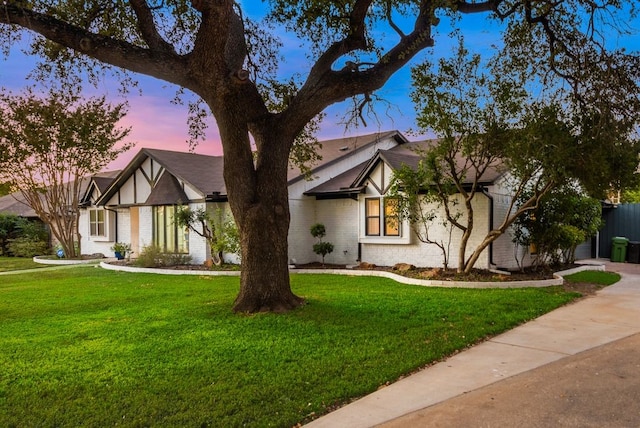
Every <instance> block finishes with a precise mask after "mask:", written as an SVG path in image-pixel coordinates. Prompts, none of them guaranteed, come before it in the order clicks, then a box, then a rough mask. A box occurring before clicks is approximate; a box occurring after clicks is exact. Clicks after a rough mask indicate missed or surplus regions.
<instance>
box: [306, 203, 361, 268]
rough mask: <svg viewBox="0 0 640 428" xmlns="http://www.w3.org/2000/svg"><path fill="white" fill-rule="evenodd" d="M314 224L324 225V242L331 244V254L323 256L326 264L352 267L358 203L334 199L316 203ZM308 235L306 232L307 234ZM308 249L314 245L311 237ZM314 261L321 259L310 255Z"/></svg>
mask: <svg viewBox="0 0 640 428" xmlns="http://www.w3.org/2000/svg"><path fill="white" fill-rule="evenodd" d="M316 204H317V207H318V209H317V217H316V222H317V223H322V224H324V226H325V228H326V231H327V235H326V236H325V237H324V238H323V241H325V242H331V243H332V244H333V252H332V253H331V254H328V255H327V256H325V262H326V263H337V264H347V265H352V264H356V263H357V258H358V202H357V201H354V200H352V199H335V200H326V201H316ZM307 233H308V232H307ZM308 234H309V237H310V238H311V241H310V247H311V248H312V247H313V244H314V243H316V240H315V238H313V237H312V236H311V234H310V233H308ZM312 254H313V257H314V260H316V261H321V260H322V257H321V256H319V255H317V254H315V253H312Z"/></svg>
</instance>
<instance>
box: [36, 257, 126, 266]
mask: <svg viewBox="0 0 640 428" xmlns="http://www.w3.org/2000/svg"><path fill="white" fill-rule="evenodd" d="M99 260H101V259H87V260H76V259H49V258H46V257H43V256H35V257H34V258H33V261H34V262H36V263H40V264H41V265H86V264H91V263H98V261H99ZM107 260H109V259H107ZM112 260H115V259H112Z"/></svg>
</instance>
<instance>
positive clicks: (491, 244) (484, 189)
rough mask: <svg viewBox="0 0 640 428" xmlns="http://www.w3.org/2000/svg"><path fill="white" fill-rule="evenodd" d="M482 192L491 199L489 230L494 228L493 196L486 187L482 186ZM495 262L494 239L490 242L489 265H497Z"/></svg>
mask: <svg viewBox="0 0 640 428" xmlns="http://www.w3.org/2000/svg"><path fill="white" fill-rule="evenodd" d="M482 194H483V195H485V196H486V197H487V199H489V231H492V230H493V205H494V203H493V196H491V194H489V191H488V190H487V188H486V187H482ZM495 265H496V264H495V263H494V261H493V241H491V243H490V244H489V267H490V268H491V267H495Z"/></svg>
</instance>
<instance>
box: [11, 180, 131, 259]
mask: <svg viewBox="0 0 640 428" xmlns="http://www.w3.org/2000/svg"><path fill="white" fill-rule="evenodd" d="M119 172H120V171H106V172H100V173H97V174H95V175H94V176H92V177H90V178H84V179H82V182H81V184H80V193H82V194H84V193H86V190H87V188H88V186H90V185H92V183H93V182H97V183H103V184H102V185H103V186H104V183H111V182H112V181H113V179H114V178H115V177H116V176H117V175H118V173H119ZM41 197H42V198H44V194H43V195H42V196H41ZM0 213H1V214H12V215H17V216H19V217H23V218H26V219H29V220H32V221H39V222H42V220H41V219H40V217H39V216H38V214H37V213H36V212H35V210H34V209H33V208H31V207H30V206H29V204H28V203H27V201H26V199H25V198H24V196H23V195H22V193H20V192H14V193H11V194H9V195H5V196H2V197H0ZM81 213H82V211H81ZM80 224H82V221H81V222H80ZM45 226H46V228H47V230H49V226H48V225H45ZM80 233H81V234H82V233H83V232H82V230H81V231H80ZM49 239H50V242H49V244H50V245H51V246H55V245H56V244H57V241H56V240H55V238H54V237H53V236H52V235H51V233H49ZM83 253H85V254H88V252H87V251H84V248H83Z"/></svg>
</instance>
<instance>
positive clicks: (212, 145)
mask: <svg viewBox="0 0 640 428" xmlns="http://www.w3.org/2000/svg"><path fill="white" fill-rule="evenodd" d="M240 3H241V4H242V7H243V11H244V13H245V14H246V15H247V16H250V17H252V18H256V17H258V16H260V15H261V13H262V9H263V8H264V5H263V3H262V2H257V1H255V0H251V1H249V0H245V1H241V2H240ZM461 27H462V28H463V30H464V37H465V43H466V45H467V47H469V48H470V50H472V51H475V52H480V53H483V54H484V55H486V56H487V57H488V56H489V55H491V54H492V53H493V48H492V46H493V45H495V44H498V43H500V26H499V24H498V23H497V22H496V21H490V20H488V19H487V15H485V14H480V15H472V16H466V17H465V18H464V19H463V21H462V23H461ZM635 27H636V28H640V25H635ZM407 32H408V30H407ZM447 33H448V26H447V24H446V21H445V20H443V23H441V25H440V26H439V27H438V28H437V29H436V34H435V37H434V38H435V42H436V45H435V47H434V48H433V49H429V50H427V51H425V52H424V53H423V54H422V56H419V57H418V58H417V59H415V60H414V62H413V63H416V62H418V61H420V60H421V59H423V58H425V57H428V58H430V59H432V60H433V58H437V57H440V56H446V55H449V54H450V52H451V51H452V49H453V48H454V47H455V46H456V43H457V42H456V41H455V40H451V39H450V38H449V37H448V35H447ZM27 37H29V36H27ZM376 37H378V38H379V39H381V38H383V37H389V38H390V40H392V41H393V40H395V34H392V33H391V32H390V31H387V32H386V33H385V32H383V30H380V32H379V33H378V34H377V35H376ZM282 40H283V41H284V42H286V43H285V46H284V48H283V51H282V54H283V57H285V58H286V61H285V62H284V63H282V64H281V65H280V73H281V74H282V75H285V76H288V75H290V74H291V73H295V72H297V71H300V70H302V71H305V70H308V68H309V60H308V59H307V58H306V56H305V49H304V48H303V47H301V46H299V43H298V42H297V41H296V40H295V39H294V38H291V37H290V36H288V35H282ZM620 43H623V44H625V45H626V46H628V47H629V48H633V49H636V50H638V49H640V38H639V36H638V34H637V33H636V34H635V35H633V36H632V37H629V38H626V39H624V40H622V41H620ZM34 63H35V60H34V59H33V58H29V57H26V56H25V55H23V54H22V53H20V51H19V49H18V48H17V47H13V48H12V51H11V54H10V56H9V58H8V59H7V60H6V61H5V62H4V63H3V64H2V66H0V86H2V87H4V88H8V89H11V90H13V91H20V90H21V89H22V88H24V87H25V86H26V85H27V84H28V83H29V82H28V81H27V80H25V77H26V75H27V73H28V72H29V70H31V69H32V67H33V64H34ZM137 77H138V78H139V81H140V87H141V89H142V91H143V95H142V96H137V95H136V94H132V95H130V96H129V98H128V101H129V105H130V108H129V113H128V114H127V116H126V117H125V118H124V119H123V125H125V126H131V127H132V133H131V137H130V140H132V141H135V142H136V143H137V144H136V147H135V148H134V149H132V150H131V151H130V152H128V153H127V154H125V155H123V156H122V157H121V158H120V159H119V160H118V161H116V162H114V163H113V164H112V165H110V168H112V169H113V168H122V167H123V166H124V165H125V164H126V163H127V162H128V160H129V159H130V158H131V157H132V156H133V155H134V154H135V153H136V152H137V151H138V150H139V149H141V148H142V147H155V148H162V149H167V150H185V151H186V150H188V148H189V147H188V144H187V142H186V141H187V139H188V135H187V130H188V129H187V110H186V107H184V106H175V105H173V104H171V102H170V101H171V100H172V99H173V98H174V96H175V91H176V87H175V86H172V85H169V84H167V83H166V82H162V81H159V80H156V79H153V78H150V77H146V76H137ZM410 84H411V82H410V68H409V67H405V68H404V69H402V70H401V71H400V72H398V73H397V74H396V75H394V76H393V77H392V78H391V79H390V80H389V82H387V84H386V85H385V86H384V87H383V88H382V89H381V90H380V91H378V92H377V95H378V96H379V97H380V98H383V99H384V100H386V101H387V102H389V103H390V104H385V103H379V104H378V105H377V106H376V109H375V110H376V113H377V115H376V117H372V116H369V117H366V119H367V124H368V126H367V127H364V126H362V125H360V126H359V127H358V128H357V129H349V130H345V127H344V125H342V124H341V123H340V120H341V119H342V116H343V115H344V113H345V112H346V110H347V109H348V108H349V104H348V102H345V103H341V104H336V105H334V106H332V107H330V108H329V109H327V111H326V113H327V115H326V119H325V121H324V122H323V125H322V128H321V132H320V134H319V138H320V139H328V138H339V137H342V136H345V135H355V134H364V133H370V132H376V131H385V130H390V129H397V130H399V131H401V132H407V131H408V130H410V129H413V128H415V113H414V107H413V105H412V103H411V101H410V99H409V92H410V89H411V88H410ZM95 93H96V94H100V95H101V94H105V95H107V97H108V98H109V99H111V100H113V102H121V101H122V98H120V97H119V95H118V92H117V85H115V84H114V82H110V81H105V82H104V83H103V84H102V85H100V87H99V88H98V89H97V91H96V92H95ZM209 124H210V127H209V129H208V132H207V140H206V141H204V142H201V143H200V144H199V145H198V147H196V149H195V151H196V152H197V153H202V154H213V155H220V154H222V149H221V146H220V143H219V136H218V132H217V129H216V126H215V122H214V121H213V119H211V120H210V121H209Z"/></svg>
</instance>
